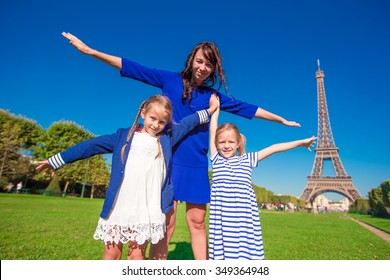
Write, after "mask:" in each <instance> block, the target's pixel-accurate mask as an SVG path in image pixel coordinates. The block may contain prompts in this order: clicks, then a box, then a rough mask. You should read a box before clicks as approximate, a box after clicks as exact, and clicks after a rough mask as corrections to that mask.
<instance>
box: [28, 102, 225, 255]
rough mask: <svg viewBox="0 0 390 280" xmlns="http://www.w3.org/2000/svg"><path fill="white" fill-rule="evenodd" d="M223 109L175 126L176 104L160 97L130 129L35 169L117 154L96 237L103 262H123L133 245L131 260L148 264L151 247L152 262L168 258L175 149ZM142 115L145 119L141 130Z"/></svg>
mask: <svg viewBox="0 0 390 280" xmlns="http://www.w3.org/2000/svg"><path fill="white" fill-rule="evenodd" d="M217 106H218V99H217V97H215V96H212V97H211V98H210V108H209V109H208V110H202V111H198V112H196V113H194V114H192V115H189V116H188V117H186V118H184V119H182V121H180V123H178V124H175V125H172V124H171V121H172V105H171V103H170V101H169V100H168V98H166V97H164V96H161V95H155V96H152V97H151V98H149V99H148V100H146V101H144V102H143V103H142V105H141V106H140V109H139V111H138V114H137V116H136V119H135V121H134V124H133V126H132V127H131V128H127V129H119V130H118V131H117V133H114V134H111V135H104V136H100V137H96V138H92V139H89V140H86V141H83V142H81V143H79V144H77V145H75V146H73V147H70V148H69V149H67V150H66V151H64V152H61V153H58V154H56V155H55V156H53V157H51V158H49V159H48V160H46V161H41V162H39V166H38V167H37V168H36V169H37V170H38V171H41V170H43V169H46V168H53V169H58V168H60V167H62V166H63V165H65V164H66V163H71V162H74V161H76V160H80V159H85V158H88V157H91V156H93V155H96V154H104V153H112V154H113V156H112V167H111V177H110V183H109V186H108V188H107V192H106V198H105V200H104V205H103V209H102V212H101V214H100V219H99V221H98V225H97V228H96V231H95V234H94V238H95V239H96V240H102V241H103V243H104V255H103V258H104V259H121V258H122V249H123V245H124V244H126V243H128V244H129V250H128V254H127V259H144V258H145V250H146V247H147V245H148V243H149V242H150V243H151V254H150V256H151V258H152V259H166V258H167V253H168V244H167V242H166V224H165V213H167V212H169V211H170V210H172V208H173V186H172V183H171V168H172V147H173V146H174V145H175V144H176V143H177V142H178V141H179V140H181V139H182V138H183V137H184V136H185V135H186V134H187V133H188V132H189V131H190V130H192V129H193V128H195V126H196V125H198V124H201V123H206V122H208V121H209V116H210V114H212V113H213V112H214V111H215V110H216V108H217ZM139 116H142V118H143V119H144V122H143V126H142V128H141V129H138V130H137V129H136V128H137V127H138V119H139Z"/></svg>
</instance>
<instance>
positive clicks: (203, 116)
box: [197, 110, 210, 124]
mask: <svg viewBox="0 0 390 280" xmlns="http://www.w3.org/2000/svg"><path fill="white" fill-rule="evenodd" d="M197 113H198V116H199V119H200V124H204V123H208V122H209V121H210V115H209V112H207V110H201V111H197Z"/></svg>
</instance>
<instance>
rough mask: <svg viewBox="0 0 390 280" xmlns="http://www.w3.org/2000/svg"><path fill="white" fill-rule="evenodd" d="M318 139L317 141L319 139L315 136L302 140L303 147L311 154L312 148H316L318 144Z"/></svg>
mask: <svg viewBox="0 0 390 280" xmlns="http://www.w3.org/2000/svg"><path fill="white" fill-rule="evenodd" d="M316 139H317V137H314V136H312V137H310V138H306V139H304V140H302V144H301V146H302V147H305V148H306V149H308V150H309V151H310V152H311V149H310V147H314V144H315V143H316V142H315V140H316Z"/></svg>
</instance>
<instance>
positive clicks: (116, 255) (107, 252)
mask: <svg viewBox="0 0 390 280" xmlns="http://www.w3.org/2000/svg"><path fill="white" fill-rule="evenodd" d="M122 248H123V244H122V243H119V244H115V243H112V244H107V245H104V254H103V260H120V259H121V258H122Z"/></svg>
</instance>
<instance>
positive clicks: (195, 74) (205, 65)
mask: <svg viewBox="0 0 390 280" xmlns="http://www.w3.org/2000/svg"><path fill="white" fill-rule="evenodd" d="M213 72H214V67H213V65H212V64H211V62H210V61H208V60H207V59H206V57H205V56H204V55H203V51H202V49H199V50H198V51H197V52H196V54H195V58H194V61H193V62H192V79H193V80H194V82H195V83H196V84H197V85H202V84H203V81H204V80H206V79H207V78H208V77H209V76H210V74H211V73H213Z"/></svg>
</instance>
